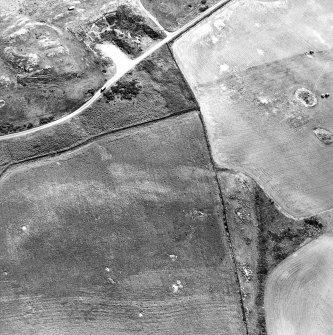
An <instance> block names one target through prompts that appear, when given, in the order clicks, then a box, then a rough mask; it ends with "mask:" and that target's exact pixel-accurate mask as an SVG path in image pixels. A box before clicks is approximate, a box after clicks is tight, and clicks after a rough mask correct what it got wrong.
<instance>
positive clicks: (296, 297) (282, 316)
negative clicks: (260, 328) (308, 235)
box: [265, 234, 333, 335]
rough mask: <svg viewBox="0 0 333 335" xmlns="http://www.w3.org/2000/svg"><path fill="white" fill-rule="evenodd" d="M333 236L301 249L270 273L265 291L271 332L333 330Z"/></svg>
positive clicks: (290, 334)
mask: <svg viewBox="0 0 333 335" xmlns="http://www.w3.org/2000/svg"><path fill="white" fill-rule="evenodd" d="M332 257H333V237H332V235H331V234H327V235H323V236H321V237H320V238H318V239H317V240H315V241H313V242H311V243H309V244H307V245H306V246H304V247H303V248H301V249H299V250H298V251H297V252H296V253H294V254H293V255H292V256H290V257H289V258H287V259H286V260H285V261H284V262H282V263H281V264H280V265H279V266H278V267H277V268H276V269H275V270H274V271H273V272H272V273H271V275H270V276H269V279H268V281H267V284H266V290H265V309H266V316H267V317H266V323H267V331H268V334H269V335H301V334H302V335H314V334H316V335H329V334H332V332H333V294H332V285H333V262H332Z"/></svg>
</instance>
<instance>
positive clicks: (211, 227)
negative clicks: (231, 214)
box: [0, 112, 244, 335]
mask: <svg viewBox="0 0 333 335" xmlns="http://www.w3.org/2000/svg"><path fill="white" fill-rule="evenodd" d="M0 190H1V192H0V213H1V214H0V216H1V222H2V225H1V227H0V241H1V243H0V310H1V313H0V333H1V334H3V335H12V334H20V335H25V334H32V333H33V334H36V335H38V334H51V333H56V334H57V335H60V334H71V335H75V334H99V335H100V334H110V333H112V334H133V333H135V334H175V335H176V334H177V335H178V334H202V335H207V334H217V333H218V334H226V335H227V334H228V335H229V334H244V328H243V322H242V316H241V310H240V304H239V292H238V291H237V286H236V280H235V277H234V269H233V266H232V262H231V257H230V251H229V247H228V244H227V242H226V236H225V231H224V225H223V221H222V208H221V202H220V197H219V193H218V187H217V182H216V179H215V174H214V171H213V168H212V166H211V163H210V158H209V153H208V150H207V145H206V142H205V136H204V133H203V129H202V125H201V122H200V119H199V117H198V114H197V113H196V112H192V113H189V114H187V115H184V116H180V117H174V118H171V119H169V120H165V121H160V122H158V123H154V124H153V125H150V126H145V127H140V128H137V129H132V130H131V131H124V132H118V133H117V134H114V135H107V136H104V137H102V138H100V139H99V140H96V141H94V142H92V143H91V144H88V145H85V146H82V147H81V148H78V149H76V150H73V151H70V152H67V153H64V154H61V155H58V156H55V157H52V158H44V159H37V160H36V159H35V160H33V161H31V162H26V163H25V164H18V165H17V166H14V167H12V168H11V169H10V170H9V171H8V172H7V173H6V174H5V175H4V176H3V178H2V180H1V184H0Z"/></svg>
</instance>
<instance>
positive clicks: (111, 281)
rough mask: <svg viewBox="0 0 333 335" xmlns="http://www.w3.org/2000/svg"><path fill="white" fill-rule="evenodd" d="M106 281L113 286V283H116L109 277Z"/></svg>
mask: <svg viewBox="0 0 333 335" xmlns="http://www.w3.org/2000/svg"><path fill="white" fill-rule="evenodd" d="M108 281H109V282H110V283H111V284H115V283H116V282H115V281H114V280H113V279H112V278H111V277H108Z"/></svg>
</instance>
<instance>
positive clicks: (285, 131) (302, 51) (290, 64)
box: [173, 0, 333, 218]
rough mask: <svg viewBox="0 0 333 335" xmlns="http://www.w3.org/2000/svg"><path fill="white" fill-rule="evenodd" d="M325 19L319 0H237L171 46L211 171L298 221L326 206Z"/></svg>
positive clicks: (330, 126)
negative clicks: (255, 188) (237, 179)
mask: <svg viewBox="0 0 333 335" xmlns="http://www.w3.org/2000/svg"><path fill="white" fill-rule="evenodd" d="M332 12H333V3H331V2H330V1H325V0H317V1H315V2H314V1H298V0H295V1H257V0H250V1H245V0H236V1H234V2H232V3H230V4H228V5H226V6H225V7H224V8H222V9H220V10H219V11H218V12H216V13H214V14H213V15H212V16H210V17H209V18H208V19H207V20H205V21H203V22H201V23H200V24H198V25H197V26H196V27H195V28H193V29H192V30H191V31H189V32H188V33H187V34H186V35H184V36H182V37H181V38H179V39H178V40H177V41H176V42H175V43H174V45H173V51H174V54H175V57H176V60H177V61H178V63H179V65H180V68H181V69H182V70H183V73H184V75H185V77H186V79H187V80H188V82H189V83H190V85H191V86H192V88H193V90H194V93H195V95H196V97H197V99H198V101H199V104H200V107H201V111H202V113H203V117H204V121H205V123H206V126H207V131H208V136H209V140H210V142H211V146H212V152H213V157H214V160H215V162H216V163H217V165H218V166H220V167H221V168H225V167H229V168H232V169H235V170H240V171H242V172H245V173H247V174H248V175H250V176H252V177H253V178H254V179H255V180H256V181H257V182H258V183H259V184H260V185H261V186H262V187H263V189H264V190H265V192H267V193H268V194H269V195H270V196H271V197H272V198H273V200H274V201H275V203H276V204H277V205H278V206H279V207H280V208H281V209H282V210H283V211H284V212H286V213H287V214H289V215H292V216H293V217H297V218H301V217H307V216H311V215H314V214H318V213H320V212H322V211H325V210H328V209H330V208H331V206H332V201H333V183H332V181H333V175H332V173H333V172H332V171H333V170H332V169H331V165H332V159H333V151H332V150H333V146H332V145H331V143H332V142H333V133H332V132H333V117H332V113H331V99H332V94H330V93H332V70H333V68H332V57H333V54H332V43H333V33H332V30H330V26H331V25H332V24H333V22H332ZM245 17H246V20H245V19H244V18H245Z"/></svg>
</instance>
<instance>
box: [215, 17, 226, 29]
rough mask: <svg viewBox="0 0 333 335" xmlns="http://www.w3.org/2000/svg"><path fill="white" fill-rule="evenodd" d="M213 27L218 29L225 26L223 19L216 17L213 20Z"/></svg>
mask: <svg viewBox="0 0 333 335" xmlns="http://www.w3.org/2000/svg"><path fill="white" fill-rule="evenodd" d="M214 27H215V28H216V29H218V30H222V29H223V28H224V27H225V23H224V20H222V19H217V20H215V21H214Z"/></svg>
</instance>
